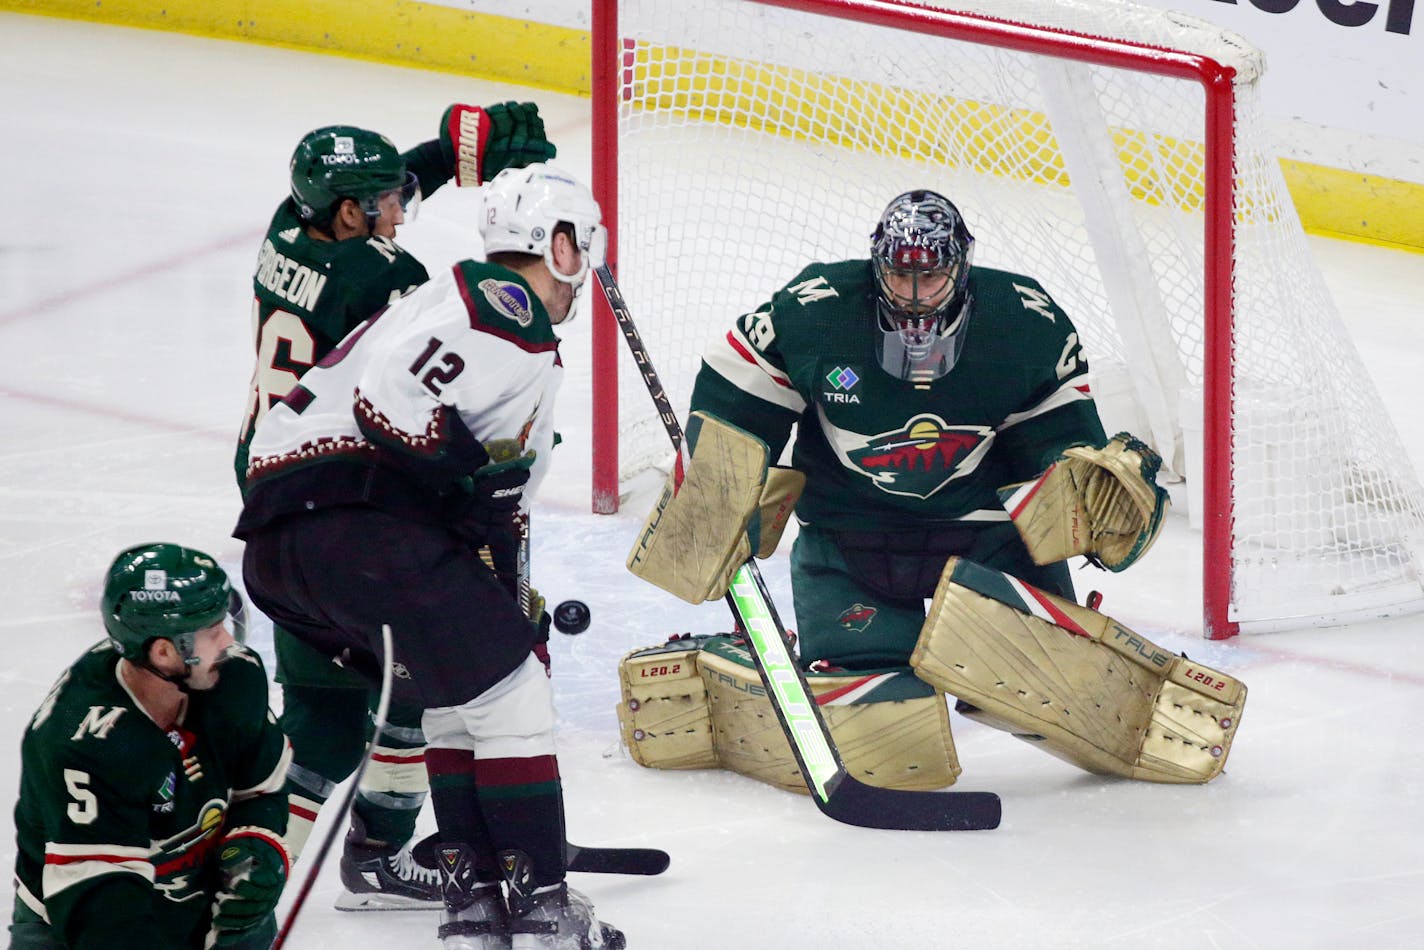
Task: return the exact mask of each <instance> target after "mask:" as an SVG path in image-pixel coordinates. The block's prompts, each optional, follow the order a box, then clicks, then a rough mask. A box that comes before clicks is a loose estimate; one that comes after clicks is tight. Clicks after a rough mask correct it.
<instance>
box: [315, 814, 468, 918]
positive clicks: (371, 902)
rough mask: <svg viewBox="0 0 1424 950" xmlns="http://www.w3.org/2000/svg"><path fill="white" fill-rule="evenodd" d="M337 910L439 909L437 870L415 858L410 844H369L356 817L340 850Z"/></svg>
mask: <svg viewBox="0 0 1424 950" xmlns="http://www.w3.org/2000/svg"><path fill="white" fill-rule="evenodd" d="M341 883H342V886H343V887H344V888H345V890H343V891H342V892H341V894H340V896H338V897H337V898H336V909H337V910H439V909H440V908H441V906H443V905H442V904H441V901H440V872H439V871H437V870H436V869H435V868H433V867H430V866H429V865H426V864H422V863H421V862H420V861H419V860H417V859H416V856H415V853H414V852H413V850H412V848H411V846H410V845H409V844H407V845H406V846H405V847H403V848H393V847H391V846H390V845H386V844H372V843H371V842H370V841H368V840H367V838H366V829H365V827H364V826H363V825H362V824H361V819H360V817H359V816H356V815H353V816H352V827H351V831H350V832H348V833H347V835H346V844H345V848H344V849H343V851H342V853H341Z"/></svg>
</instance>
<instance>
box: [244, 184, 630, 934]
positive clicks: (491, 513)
mask: <svg viewBox="0 0 1424 950" xmlns="http://www.w3.org/2000/svg"><path fill="white" fill-rule="evenodd" d="M482 210H483V213H482V216H481V221H480V230H481V233H482V234H483V236H484V241H485V249H486V253H487V255H488V258H489V259H488V262H487V263H481V262H477V261H473V260H466V261H461V262H460V263H458V264H456V265H455V266H454V267H452V268H450V269H449V270H447V271H445V272H444V273H442V274H437V275H436V276H434V277H433V278H432V279H431V280H430V281H429V282H428V283H426V284H425V285H423V286H421V287H420V288H419V289H417V290H416V291H415V292H413V293H412V294H410V295H409V296H407V297H404V298H402V299H401V300H398V301H396V302H395V303H393V304H392V305H391V306H390V307H388V308H387V309H385V310H383V311H381V312H380V313H378V314H376V315H375V316H373V317H372V318H371V319H370V320H368V321H366V322H365V323H363V324H361V325H360V326H358V327H357V328H356V329H355V330H354V331H352V333H351V334H350V335H349V336H347V338H346V339H345V340H343V341H342V342H341V344H340V345H339V346H337V347H336V349H334V350H333V351H332V352H331V353H330V354H329V355H328V356H327V357H326V359H324V360H323V361H322V362H321V364H320V365H319V366H317V367H316V368H315V369H312V370H311V371H309V372H308V373H307V374H306V375H305V376H303V377H302V380H301V382H300V384H299V385H298V386H297V387H296V388H295V389H294V390H293V391H292V392H291V393H290V394H288V396H287V397H286V398H285V399H284V400H283V402H282V403H281V404H280V405H278V406H276V407H275V408H273V409H272V410H271V411H270V412H269V413H268V414H267V416H266V417H265V418H264V419H263V420H262V422H261V423H260V424H259V425H258V427H257V431H256V433H255V435H254V437H253V441H252V447H251V455H250V462H249V466H248V470H247V484H248V490H247V494H246V498H245V503H244V507H243V511H242V515H241V517H240V519H239V521H238V525H237V527H236V529H235V531H234V534H235V535H236V536H237V537H239V538H242V539H244V540H245V541H246V542H247V549H246V553H245V556H244V561H243V575H244V578H245V580H246V582H247V588H248V592H249V594H250V595H251V597H252V599H253V601H254V602H255V603H256V604H257V606H259V607H260V608H261V609H262V610H263V611H265V612H266V613H267V614H268V615H269V616H270V617H271V618H272V619H273V620H274V621H275V622H277V623H279V624H281V625H282V626H283V627H284V628H285V629H287V630H289V631H291V632H292V633H293V634H295V635H296V636H297V637H298V638H300V639H301V640H302V641H303V642H305V643H307V644H308V645H310V646H312V647H314V648H315V649H317V650H319V651H321V652H322V653H324V654H325V655H327V656H330V657H332V658H333V659H334V660H336V661H339V662H341V663H342V664H344V665H346V666H348V667H350V668H353V669H355V670H357V671H358V672H360V673H362V674H363V675H365V676H367V677H369V678H370V679H371V680H372V681H373V682H378V681H379V679H380V676H381V671H382V664H383V663H384V662H386V661H387V658H383V657H382V656H381V646H380V644H381V626H382V625H383V624H389V625H390V626H391V630H392V639H393V644H394V646H393V651H394V656H393V657H390V658H389V662H391V664H392V668H393V670H394V673H395V675H394V677H393V683H394V687H393V690H394V692H393V697H392V699H393V701H403V702H407V703H412V704H418V705H419V706H420V708H423V709H424V710H425V714H424V717H423V727H424V730H425V734H426V738H427V741H428V748H427V751H426V767H427V771H428V772H429V774H430V779H431V782H430V784H431V798H432V801H433V804H434V809H435V817H436V824H437V826H438V833H439V837H440V839H441V841H442V842H443V844H441V845H440V846H438V847H437V857H438V861H437V863H438V865H439V867H440V871H441V877H442V881H441V883H442V888H443V892H444V897H445V905H446V906H445V914H444V918H443V922H442V924H441V927H440V936H441V938H442V939H443V940H444V945H445V947H446V948H447V950H454V948H459V950H474V948H484V950H495V948H510V947H512V948H515V950H518V948H557V950H591V948H608V950H617V948H620V947H622V946H623V945H624V939H623V935H622V934H621V933H619V932H618V931H617V930H615V929H613V928H612V927H609V926H607V925H606V924H601V923H600V922H599V921H598V920H597V919H596V917H595V916H594V914H593V909H592V906H591V905H590V904H589V902H588V900H587V899H586V898H584V897H583V896H582V895H580V894H578V893H577V892H576V891H572V890H570V889H569V888H568V887H567V885H566V884H565V881H564V876H565V856H564V827H563V795H562V790H561V787H560V783H559V771H558V761H557V759H556V757H555V753H554V739H553V728H554V710H553V701H552V692H551V690H550V686H549V681H548V676H547V670H546V667H545V665H544V664H543V663H542V662H541V661H540V659H539V658H538V656H537V654H536V652H535V647H536V644H537V643H538V642H540V641H541V640H542V639H543V638H544V637H546V636H547V629H548V620H547V617H546V616H544V617H540V618H539V619H537V620H534V621H531V619H530V618H529V616H528V615H527V614H526V613H525V612H524V610H523V609H522V608H521V606H520V604H519V603H518V601H517V598H516V596H515V593H514V592H513V591H511V589H510V588H509V586H508V585H507V584H506V583H504V582H502V580H501V578H500V577H499V576H498V575H497V574H496V572H495V571H494V570H493V569H492V568H491V567H490V566H489V565H488V564H486V562H485V561H484V560H483V559H482V558H481V557H480V555H479V550H480V549H481V548H487V549H489V550H491V551H494V552H502V551H509V550H513V549H514V548H516V547H517V540H516V537H517V534H516V533H517V530H518V528H517V525H516V515H517V514H518V512H519V510H520V508H521V506H522V505H525V504H527V499H528V497H529V496H530V495H531V494H532V492H533V491H534V489H535V488H536V487H537V485H538V483H539V481H540V479H541V478H542V476H543V474H544V472H545V471H546V469H547V467H548V463H549V455H550V452H551V450H552V449H553V446H554V428H553V422H554V419H553V410H554V400H555V396H556V393H557V391H558V387H559V382H560V377H561V376H562V373H563V367H562V364H561V362H560V358H559V340H558V337H557V336H555V333H554V327H555V326H556V325H558V324H560V323H562V322H563V321H564V320H566V319H567V318H568V317H569V316H570V315H571V314H572V312H573V307H574V303H575V299H576V296H577V294H578V291H579V289H580V287H581V286H582V284H583V283H584V280H585V278H586V277H587V274H588V271H589V269H590V267H592V266H594V265H596V264H597V263H598V262H599V259H600V258H601V256H602V249H603V245H604V242H605V236H604V231H603V228H602V225H601V223H600V222H601V214H600V211H599V208H598V204H597V203H596V202H595V201H594V200H593V197H592V195H591V194H589V192H588V190H587V189H586V188H585V187H584V186H583V185H581V184H580V183H578V182H577V181H575V180H574V179H573V178H572V177H570V176H568V175H567V174H565V173H564V172H562V171H560V170H558V169H556V168H553V167H551V166H548V165H543V164H536V165H531V166H529V167H528V168H523V169H517V170H515V169H510V170H507V171H504V172H501V173H500V174H499V175H498V176H497V177H496V178H495V179H494V180H493V181H492V182H490V184H488V185H487V186H485V194H484V196H483V209H482ZM495 443H498V444H499V445H500V446H501V447H507V446H510V445H511V444H514V445H517V446H518V449H517V451H516V452H514V453H509V452H498V451H496V452H493V453H492V452H491V451H489V450H488V449H489V448H493V447H494V444H495ZM492 454H494V455H495V456H496V458H494V459H492V458H491V455H492ZM510 455H512V456H513V457H508V456H510ZM499 563H500V558H499V556H498V555H497V557H496V564H499Z"/></svg>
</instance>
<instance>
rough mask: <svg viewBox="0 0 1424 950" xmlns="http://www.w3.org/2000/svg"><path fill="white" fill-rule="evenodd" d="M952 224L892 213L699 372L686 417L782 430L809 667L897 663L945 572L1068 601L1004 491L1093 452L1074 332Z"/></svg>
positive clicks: (765, 433) (934, 210) (1062, 570)
mask: <svg viewBox="0 0 1424 950" xmlns="http://www.w3.org/2000/svg"><path fill="white" fill-rule="evenodd" d="M973 247H974V239H973V237H972V236H971V235H970V233H969V230H968V228H967V227H966V225H965V223H964V220H963V219H962V218H961V217H960V214H959V211H958V210H957V209H956V208H955V207H954V206H953V205H952V204H951V203H950V202H949V201H948V200H946V199H945V198H944V197H942V196H940V195H938V194H935V193H934V192H930V191H919V192H910V193H908V194H905V195H901V196H899V197H897V198H896V199H895V200H894V201H892V202H891V203H890V205H889V207H888V208H887V209H886V211H885V214H884V215H883V216H882V218H881V220H880V223H879V225H878V226H877V228H876V229H875V233H874V235H873V236H872V238H871V256H870V258H869V259H868V260H852V261H844V262H840V263H831V264H812V265H810V266H809V267H807V268H806V269H804V270H803V271H802V272H801V273H800V274H798V275H796V277H795V278H794V279H793V280H791V282H790V283H789V284H787V286H786V287H784V288H783V289H781V290H780V291H778V292H777V293H776V294H775V295H774V296H773V297H772V299H771V300H770V301H769V302H767V303H766V304H764V305H762V306H761V307H759V308H758V309H757V310H755V311H753V312H752V313H749V314H746V315H745V316H743V317H741V318H740V319H739V320H738V321H737V323H736V326H734V327H733V328H732V330H731V331H730V332H729V333H728V334H727V335H726V336H725V337H724V338H723V339H722V340H720V341H719V342H718V343H716V344H714V345H713V346H712V347H711V348H710V349H709V350H708V351H707V352H706V353H705V354H704V362H703V366H702V370H701V372H700V373H699V374H698V377H697V383H696V387H695V389H694V391H693V395H692V409H693V410H694V411H696V410H704V411H707V412H710V413H712V414H714V415H716V416H718V417H720V418H721V419H724V420H726V421H727V422H730V423H732V424H733V425H736V426H739V427H741V428H742V429H744V430H746V431H747V432H750V433H752V434H753V435H755V436H757V437H759V438H761V439H762V440H764V441H765V442H766V443H767V446H768V447H769V449H770V452H771V458H772V459H775V458H777V457H778V454H779V453H780V452H781V450H782V447H783V446H785V445H786V443H787V441H788V439H789V437H790V433H791V429H792V426H793V425H795V426H796V441H795V444H794V446H793V449H792V458H791V465H792V467H793V468H795V469H797V470H798V471H801V472H803V473H805V475H806V488H805V492H804V494H803V495H802V497H801V500H800V503H799V504H798V506H797V509H796V515H797V519H798V520H799V522H800V534H799V536H798V538H797V540H796V543H795V546H794V548H793V550H792V572H793V579H794V598H795V612H796V621H797V629H798V631H799V634H800V638H801V640H800V645H801V658H802V662H803V663H806V664H810V663H813V662H816V661H824V662H825V663H828V664H831V665H834V666H843V667H852V668H853V667H874V666H880V665H888V664H901V663H904V662H905V661H906V659H907V658H908V657H909V655H910V651H911V650H912V649H913V648H914V646H915V641H916V639H917V638H918V636H919V632H920V626H921V624H922V623H923V622H924V603H923V602H924V600H925V599H926V598H928V597H930V596H931V595H932V594H933V593H934V590H935V584H936V582H937V581H938V580H939V576H940V570H941V569H942V568H943V567H944V562H945V559H946V557H948V556H949V555H951V554H961V555H963V556H965V557H968V558H970V559H972V560H975V561H978V562H980V563H983V564H988V565H991V566H993V567H996V568H999V569H1001V570H1004V571H1007V572H1008V573H1010V574H1013V575H1015V576H1017V577H1019V578H1022V579H1023V580H1026V581H1028V582H1030V583H1032V584H1035V585H1036V586H1039V587H1042V588H1044V589H1045V590H1049V591H1052V592H1054V593H1056V594H1061V595H1063V596H1066V597H1072V590H1073V588H1072V582H1071V580H1070V578H1069V574H1068V569H1067V566H1066V565H1065V564H1062V563H1055V564H1050V565H1046V566H1039V565H1036V564H1034V562H1033V560H1032V559H1031V558H1030V556H1029V552H1028V550H1027V549H1026V548H1025V546H1024V543H1023V542H1022V541H1021V540H1020V538H1019V535H1018V534H1017V532H1016V531H1015V530H1014V527H1013V525H1012V524H1011V523H1010V521H1009V516H1008V513H1007V512H1006V511H1005V510H1004V507H1003V505H1001V504H1000V502H999V496H998V494H997V490H998V489H999V488H1000V487H1001V486H1003V485H1007V484H1009V483H1012V482H1019V481H1023V480H1025V479H1028V478H1031V477H1033V476H1034V475H1036V474H1038V473H1039V472H1041V471H1043V470H1044V468H1045V467H1047V465H1048V464H1049V463H1050V462H1052V461H1053V460H1054V458H1056V457H1057V456H1058V455H1059V454H1060V453H1061V452H1062V451H1063V450H1064V449H1065V448H1067V447H1068V446H1070V445H1074V444H1079V443H1088V444H1092V445H1102V444H1103V442H1104V441H1105V438H1106V437H1105V435H1104V433H1103V428H1102V424H1101V423H1100V422H1099V421H1098V414H1097V410H1096V409H1095V408H1094V405H1093V400H1092V398H1091V396H1090V395H1089V391H1088V366H1087V363H1086V362H1085V361H1084V359H1083V355H1082V351H1081V348H1080V346H1079V341H1078V334H1077V332H1076V331H1075V330H1074V328H1073V324H1072V322H1071V321H1070V320H1069V318H1068V316H1067V315H1066V314H1064V313H1063V311H1062V310H1060V309H1059V307H1058V305H1057V304H1056V303H1055V302H1054V300H1053V298H1052V297H1050V296H1049V294H1048V293H1047V291H1045V290H1044V288H1043V287H1042V286H1041V285H1040V284H1039V283H1038V282H1037V281H1036V280H1034V279H1033V278H1031V277H1026V276H1023V275H1021V274H1011V273H1008V272H1006V271H999V270H990V269H988V268H984V267H974V266H972V259H973Z"/></svg>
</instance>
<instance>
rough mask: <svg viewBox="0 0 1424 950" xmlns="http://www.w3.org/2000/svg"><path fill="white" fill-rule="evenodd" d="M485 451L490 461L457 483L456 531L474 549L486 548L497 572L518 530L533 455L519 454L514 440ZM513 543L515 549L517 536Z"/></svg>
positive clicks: (492, 446) (487, 445) (494, 443)
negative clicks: (517, 519) (518, 519)
mask: <svg viewBox="0 0 1424 950" xmlns="http://www.w3.org/2000/svg"><path fill="white" fill-rule="evenodd" d="M485 451H487V452H488V453H489V457H490V461H488V462H486V463H485V464H484V465H482V466H481V467H479V468H478V469H476V470H475V471H474V472H473V473H472V474H470V475H466V476H465V477H464V478H462V479H461V480H460V484H459V489H458V499H459V500H458V506H457V508H458V513H457V515H456V518H455V530H456V532H457V533H458V534H459V535H460V536H461V537H463V538H465V539H466V540H467V541H469V542H470V543H471V544H473V545H475V546H476V547H478V546H481V545H489V547H490V550H491V553H492V554H493V555H494V562H495V569H496V571H500V570H501V569H502V568H503V565H502V564H501V561H503V560H504V558H503V557H501V556H500V555H501V554H502V553H504V551H503V549H504V548H505V547H507V546H508V544H509V542H510V540H511V535H512V534H513V532H517V531H518V526H517V524H516V523H515V519H516V517H517V516H518V514H519V504H520V502H521V501H522V500H523V498H524V486H525V485H527V484H528V483H529V469H530V468H531V467H532V466H533V464H534V456H535V453H533V452H526V453H524V454H523V455H520V454H518V452H519V443H518V442H517V441H515V440H513V439H499V440H496V441H493V442H490V443H488V444H486V445H485ZM513 541H514V543H515V545H516V546H517V543H518V539H517V535H514V536H513Z"/></svg>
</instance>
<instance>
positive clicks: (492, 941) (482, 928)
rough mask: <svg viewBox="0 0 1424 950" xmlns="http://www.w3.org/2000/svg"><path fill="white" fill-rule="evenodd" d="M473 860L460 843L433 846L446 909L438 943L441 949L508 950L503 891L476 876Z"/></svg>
mask: <svg viewBox="0 0 1424 950" xmlns="http://www.w3.org/2000/svg"><path fill="white" fill-rule="evenodd" d="M474 862H475V859H474V854H473V852H471V851H470V849H469V848H467V847H466V846H465V845H463V844H442V845H437V846H436V848H435V863H436V866H437V868H438V871H439V875H440V893H441V897H442V899H443V904H444V908H445V912H444V914H442V915H441V918H440V929H439V931H438V933H439V936H440V945H441V947H442V948H443V950H509V946H510V943H509V926H508V922H507V920H506V916H505V908H504V893H503V892H502V891H501V890H500V887H499V885H498V884H497V883H493V882H488V883H487V882H481V881H480V880H479V879H478V878H477V877H476V876H475V863H474Z"/></svg>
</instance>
